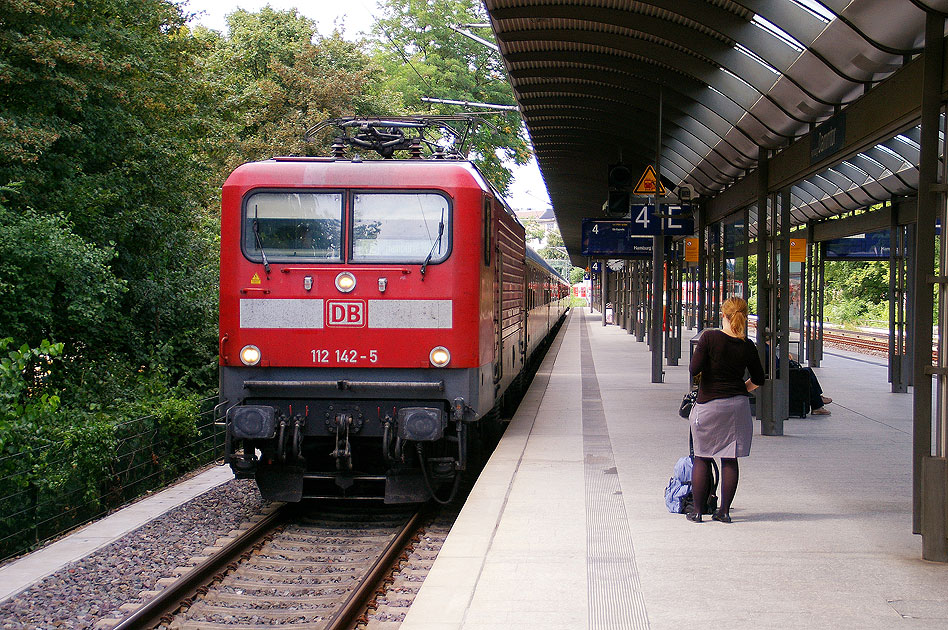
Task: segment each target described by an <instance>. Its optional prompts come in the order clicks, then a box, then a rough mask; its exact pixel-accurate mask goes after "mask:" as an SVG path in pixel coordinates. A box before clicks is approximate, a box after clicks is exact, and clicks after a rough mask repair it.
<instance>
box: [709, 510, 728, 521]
mask: <svg viewBox="0 0 948 630" xmlns="http://www.w3.org/2000/svg"><path fill="white" fill-rule="evenodd" d="M711 520H712V521H717V522H719V523H730V522H731V515H730V514H725V513H723V512H721V511H720V510H718V511H717V512H715V513H714V514H712V515H711Z"/></svg>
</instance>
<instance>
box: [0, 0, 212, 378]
mask: <svg viewBox="0 0 948 630" xmlns="http://www.w3.org/2000/svg"><path fill="white" fill-rule="evenodd" d="M4 9H5V11H4V16H3V20H2V24H0V184H5V183H10V182H21V183H22V187H21V188H20V192H19V194H17V195H8V196H7V200H6V207H7V209H8V210H9V212H10V213H11V214H8V215H6V218H5V220H6V221H7V225H8V226H11V225H13V224H12V223H11V221H12V219H11V218H10V217H11V216H13V217H16V216H18V215H19V216H21V217H22V221H20V220H19V219H18V220H17V221H19V222H18V223H17V224H16V226H15V229H18V230H25V229H28V228H27V227H26V224H25V223H23V221H30V222H33V224H35V225H37V226H40V225H46V226H47V227H48V228H49V229H50V230H52V233H51V234H50V235H48V236H47V237H45V241H44V240H43V239H36V243H35V244H36V249H35V251H32V252H27V253H24V254H16V255H13V256H14V257H13V258H10V257H7V258H6V259H5V260H4V261H3V262H4V263H5V264H6V265H7V267H8V268H14V267H16V268H21V269H22V264H23V262H24V261H27V260H29V259H30V256H34V257H35V256H36V255H38V254H40V253H41V252H42V251H44V248H46V249H47V250H48V249H49V247H52V246H53V245H54V244H55V242H56V241H57V240H59V241H63V242H66V241H68V242H69V243H70V244H71V246H72V247H73V251H76V252H81V253H82V254H83V258H80V261H81V260H83V259H84V260H86V261H91V262H92V263H93V264H92V268H91V269H90V279H89V280H88V281H84V282H75V280H76V278H75V276H76V275H78V274H79V270H78V269H77V270H76V271H75V272H73V273H72V274H71V278H72V280H74V282H73V284H72V286H67V283H66V282H63V281H61V280H62V279H64V278H66V277H69V276H70V274H69V272H68V271H67V270H66V269H64V268H63V269H62V270H61V272H57V273H59V281H58V283H56V284H54V285H53V286H52V289H50V290H49V291H48V293H50V295H51V296H52V297H51V298H50V299H47V298H41V297H40V296H34V298H35V299H29V300H25V301H24V308H20V309H18V310H17V311H15V312H14V313H13V314H11V315H7V317H10V318H11V319H15V320H16V322H17V327H18V328H19V329H25V330H29V331H32V333H31V335H30V337H29V338H30V340H31V342H35V341H36V336H37V335H39V334H42V333H41V332H40V331H43V330H45V329H47V328H48V326H49V325H51V324H50V322H54V323H55V322H57V321H58V322H59V323H60V324H62V323H63V322H64V321H65V318H64V316H63V314H61V313H50V312H45V313H44V312H39V311H38V310H36V308H33V307H34V306H36V305H37V304H39V302H40V301H42V300H45V303H46V304H47V306H48V307H49V308H52V309H54V310H55V309H58V308H61V306H62V305H63V304H64V303H65V302H66V301H68V302H70V303H71V304H74V305H75V306H74V308H73V309H72V310H73V311H76V312H73V313H72V315H73V320H74V321H73V323H76V321H78V320H76V317H77V311H78V309H79V308H80V307H81V306H82V305H84V304H94V303H97V302H98V303H99V304H98V306H96V307H95V308H91V309H90V311H91V313H92V315H90V317H93V318H95V319H96V320H97V321H98V323H97V324H96V325H95V329H96V332H97V335H98V336H97V338H96V339H90V338H84V333H83V331H87V332H88V331H90V330H91V328H90V327H89V326H84V327H83V326H79V327H76V326H65V325H64V326H62V327H61V330H60V331H59V332H60V333H61V334H63V335H65V336H63V337H58V339H59V340H60V341H64V342H67V346H68V347H71V348H75V349H76V351H79V349H80V348H81V350H82V353H83V356H84V357H85V359H86V365H87V366H89V365H90V364H89V361H94V360H96V359H97V358H98V359H101V360H103V361H107V362H108V363H109V364H112V363H113V358H114V356H115V353H119V354H121V355H124V356H125V357H126V361H127V362H128V364H129V365H131V366H140V365H144V364H147V363H149V361H150V356H151V355H152V354H153V352H154V350H155V348H159V347H162V346H166V345H168V344H169V343H170V344H172V345H175V346H177V347H178V348H179V350H180V349H183V347H184V345H186V344H183V343H180V342H179V341H178V338H179V335H181V334H185V335H187V332H186V331H192V330H202V331H207V330H210V322H212V321H213V303H214V300H213V284H211V283H206V278H207V275H208V273H209V271H208V270H211V269H213V267H214V259H215V258H216V256H215V255H214V253H213V250H209V249H208V247H207V245H208V240H207V239H206V238H204V236H203V231H204V230H205V229H206V227H207V223H206V220H205V217H204V216H203V215H202V208H203V207H204V205H205V202H206V200H207V199H208V197H209V190H210V188H209V185H208V177H207V170H206V168H205V166H204V163H203V160H202V158H201V156H200V153H199V151H198V150H197V148H198V147H199V142H200V141H199V140H198V139H200V138H202V137H203V136H204V134H205V131H206V130H207V129H208V128H209V126H212V125H213V122H212V121H211V120H210V119H209V117H208V116H207V115H206V114H207V110H206V109H204V108H205V106H206V104H207V100H208V99H207V96H208V93H207V90H206V84H205V82H204V81H203V78H202V77H201V76H200V75H199V74H198V73H197V72H196V66H195V60H196V58H197V52H198V50H197V48H196V45H197V42H196V40H195V39H194V38H191V37H190V36H189V34H188V31H187V30H186V29H185V27H184V21H185V18H184V16H183V14H182V12H181V10H180V8H179V7H178V6H176V5H175V4H173V3H172V2H170V1H168V0H85V1H82V2H72V1H66V0H40V2H37V3H32V2H30V3H22V2H8V3H6V5H5V7H4ZM44 217H48V218H44ZM48 253H49V252H48ZM50 255H51V256H52V258H51V261H52V262H53V263H55V262H56V261H58V260H61V259H62V256H58V257H57V256H55V255H52V254H51V253H50ZM78 262H79V261H74V264H75V263H78ZM103 274H105V275H103ZM107 276H112V278H111V279H109V278H108V277H107ZM96 279H98V280H101V281H102V282H103V284H96V282H94V280H96ZM34 280H36V279H35V278H34ZM37 286H38V285H37ZM119 286H123V287H124V289H125V290H124V291H118V287H119ZM44 290H45V289H44ZM80 291H85V293H84V294H82V295H80ZM195 292H197V293H195ZM103 294H105V295H107V296H108V297H107V299H103ZM114 298H120V299H114ZM72 341H75V342H76V343H70V342H72ZM92 341H100V342H99V343H92ZM202 342H203V343H206V344H207V345H208V347H209V348H210V350H208V351H206V352H205V351H201V352H197V353H195V352H187V353H185V352H181V353H180V357H179V358H180V360H179V361H178V362H177V363H176V366H180V369H181V371H182V372H186V371H188V369H189V366H190V367H194V366H195V365H196V364H199V363H206V359H207V354H209V353H210V352H212V351H213V350H212V349H213V336H208V335H207V334H203V337H202ZM112 367H114V366H113V365H109V367H107V368H106V369H111V368H112ZM132 369H134V368H132Z"/></svg>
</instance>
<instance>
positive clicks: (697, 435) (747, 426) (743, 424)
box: [688, 396, 754, 458]
mask: <svg viewBox="0 0 948 630" xmlns="http://www.w3.org/2000/svg"><path fill="white" fill-rule="evenodd" d="M688 420H689V421H690V422H691V434H692V435H693V436H694V442H695V455H697V456H698V457H728V458H732V457H747V456H748V455H750V449H751V439H752V438H753V437H754V421H753V420H752V419H751V412H750V400H749V399H748V398H747V396H732V397H730V398H716V399H715V400H709V401H708V402H706V403H701V404H696V405H695V406H694V407H692V408H691V415H690V416H688Z"/></svg>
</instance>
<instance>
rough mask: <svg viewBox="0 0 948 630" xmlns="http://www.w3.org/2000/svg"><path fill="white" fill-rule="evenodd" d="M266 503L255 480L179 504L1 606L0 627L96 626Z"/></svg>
mask: <svg viewBox="0 0 948 630" xmlns="http://www.w3.org/2000/svg"><path fill="white" fill-rule="evenodd" d="M266 504H267V502H265V501H264V500H263V499H262V498H261V496H260V493H259V492H258V491H257V487H256V484H255V483H254V482H253V481H252V480H236V479H235V480H232V481H229V482H227V483H225V484H223V485H221V486H218V487H217V488H215V489H213V490H211V491H209V492H207V493H205V494H203V495H201V496H199V497H197V498H195V499H192V500H191V501H189V502H187V503H185V504H183V505H180V506H178V507H177V508H175V509H173V510H171V511H169V512H167V513H165V514H163V515H161V516H159V517H158V518H156V519H154V520H152V521H150V522H149V523H147V524H145V525H143V526H141V527H139V528H138V529H136V530H135V531H133V532H130V533H129V534H128V535H126V536H124V537H123V538H121V539H119V540H116V541H115V542H113V543H110V544H109V545H107V546H105V547H103V548H101V549H99V550H97V551H96V552H94V553H92V554H90V555H89V556H86V557H85V558H83V559H82V560H79V561H77V562H74V563H71V564H69V565H67V566H65V567H63V568H62V569H60V570H59V571H57V572H56V573H54V574H52V575H50V576H48V577H46V578H44V579H43V580H41V581H40V582H38V583H36V584H34V585H33V586H31V587H29V588H27V589H26V590H24V591H22V592H20V593H18V594H17V595H15V596H14V597H12V598H10V599H8V600H6V601H4V602H2V603H0V629H2V630H21V629H22V630H26V629H30V630H53V629H60V628H77V629H79V628H94V627H95V624H96V622H97V621H98V620H99V619H103V618H113V617H118V616H122V613H120V612H119V607H120V606H121V605H123V604H126V603H129V602H140V601H141V599H140V598H139V595H140V593H141V592H142V591H149V590H157V588H156V585H157V583H158V580H159V579H160V578H167V577H173V576H174V569H175V568H176V567H181V566H186V565H189V564H191V562H190V560H191V558H193V557H196V556H201V555H203V551H204V549H205V548H206V547H210V546H212V545H213V544H214V543H215V542H216V541H217V539H218V538H220V537H222V536H226V535H227V533H228V532H230V531H231V530H233V529H235V528H236V527H237V526H238V525H240V524H241V523H243V522H244V521H246V520H247V519H248V518H250V517H251V516H253V515H255V514H257V513H259V511H260V510H261V509H262V508H263V507H264V506H265V505H266Z"/></svg>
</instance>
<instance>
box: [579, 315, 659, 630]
mask: <svg viewBox="0 0 948 630" xmlns="http://www.w3.org/2000/svg"><path fill="white" fill-rule="evenodd" d="M577 310H579V309H577ZM587 325H588V324H587V318H586V313H585V311H583V325H582V326H580V344H581V346H580V354H581V362H582V374H583V453H584V455H585V482H586V575H587V579H586V583H587V589H588V595H589V623H588V624H587V625H588V627H589V628H590V630H596V629H598V628H609V629H611V630H616V629H622V628H636V629H638V630H644V629H646V628H648V627H649V623H648V614H647V612H646V610H645V599H644V598H643V596H642V589H641V584H640V583H639V572H638V569H636V566H635V553H634V550H633V547H632V534H631V532H630V531H629V523H628V517H627V514H626V511H625V504H624V503H623V501H622V489H621V487H620V486H619V475H618V474H617V472H616V464H615V457H614V455H613V452H612V441H611V440H610V439H609V428H608V426H607V425H606V415H605V412H604V411H603V407H602V395H601V393H600V391H599V379H598V378H597V376H596V365H595V363H594V362H593V356H592V347H591V345H590V343H589V333H588V332H587V330H586V326H587Z"/></svg>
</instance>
